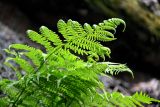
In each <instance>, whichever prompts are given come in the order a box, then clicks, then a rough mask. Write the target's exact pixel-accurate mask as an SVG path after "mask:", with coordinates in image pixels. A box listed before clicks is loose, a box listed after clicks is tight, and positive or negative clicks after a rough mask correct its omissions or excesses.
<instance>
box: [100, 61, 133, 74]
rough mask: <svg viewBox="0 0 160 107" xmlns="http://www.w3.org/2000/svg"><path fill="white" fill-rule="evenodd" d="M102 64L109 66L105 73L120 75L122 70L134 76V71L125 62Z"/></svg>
mask: <svg viewBox="0 0 160 107" xmlns="http://www.w3.org/2000/svg"><path fill="white" fill-rule="evenodd" d="M102 64H106V65H107V68H106V69H105V73H107V74H111V75H118V74H119V73H120V72H129V73H130V74H131V75H132V77H134V76H133V72H132V71H131V70H130V69H129V68H128V67H127V66H126V65H125V64H119V63H112V62H102Z"/></svg>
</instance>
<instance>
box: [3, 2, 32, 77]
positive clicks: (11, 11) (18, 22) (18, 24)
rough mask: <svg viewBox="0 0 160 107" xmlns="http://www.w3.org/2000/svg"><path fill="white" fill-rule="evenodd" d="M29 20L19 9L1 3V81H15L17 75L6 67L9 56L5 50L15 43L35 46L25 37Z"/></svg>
mask: <svg viewBox="0 0 160 107" xmlns="http://www.w3.org/2000/svg"><path fill="white" fill-rule="evenodd" d="M29 25H30V24H29V20H28V19H27V18H26V17H25V15H23V14H22V13H21V12H20V11H19V10H18V9H17V8H15V7H14V6H12V5H7V4H3V3H1V2H0V79H1V78H9V79H15V73H14V72H13V70H11V69H10V68H8V67H6V66H5V65H4V60H5V59H6V57H7V56H8V55H7V54H6V53H5V52H4V51H3V49H5V48H8V46H9V45H10V44H13V43H25V44H33V43H31V42H30V40H29V39H28V38H27V37H26V36H25V35H26V34H25V31H26V29H28V28H29Z"/></svg>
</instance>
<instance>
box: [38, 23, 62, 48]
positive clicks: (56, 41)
mask: <svg viewBox="0 0 160 107" xmlns="http://www.w3.org/2000/svg"><path fill="white" fill-rule="evenodd" d="M40 32H41V35H43V36H44V37H46V39H47V40H49V41H51V42H53V44H54V45H56V46H59V45H62V41H61V40H60V38H59V36H58V35H57V34H56V33H55V32H53V31H51V30H49V29H48V28H47V27H45V26H42V27H41V28H40Z"/></svg>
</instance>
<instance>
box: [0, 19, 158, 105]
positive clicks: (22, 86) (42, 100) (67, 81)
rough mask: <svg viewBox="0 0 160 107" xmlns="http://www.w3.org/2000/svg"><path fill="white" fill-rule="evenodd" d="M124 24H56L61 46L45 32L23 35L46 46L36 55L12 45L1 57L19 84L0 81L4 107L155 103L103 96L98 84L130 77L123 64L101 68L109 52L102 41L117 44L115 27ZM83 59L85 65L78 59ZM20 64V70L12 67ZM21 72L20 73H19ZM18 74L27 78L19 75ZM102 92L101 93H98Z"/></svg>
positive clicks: (139, 96)
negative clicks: (116, 77) (120, 75)
mask: <svg viewBox="0 0 160 107" xmlns="http://www.w3.org/2000/svg"><path fill="white" fill-rule="evenodd" d="M120 24H123V25H124V29H125V26H126V25H125V22H124V21H123V20H121V19H118V18H112V19H109V20H105V21H103V22H102V23H99V24H98V25H96V24H94V25H93V26H91V25H89V24H87V23H85V24H84V25H83V26H82V25H81V24H80V23H78V22H77V21H72V20H68V21H67V22H65V21H63V20H59V21H58V23H57V26H58V31H59V33H60V34H61V36H63V37H64V40H61V39H60V38H59V36H58V35H57V34H56V33H55V32H53V31H51V30H50V29H48V28H47V27H45V26H42V27H41V28H40V33H37V32H35V31H32V30H28V31H27V35H28V36H29V38H30V39H31V40H32V41H34V42H36V43H39V44H41V45H42V46H44V48H45V49H46V51H45V52H43V51H42V50H40V49H37V48H34V47H31V46H27V45H23V44H12V45H10V46H9V48H8V49H5V51H6V52H7V53H8V54H11V57H8V58H7V59H6V62H5V63H6V65H8V66H9V67H12V69H13V70H14V71H16V74H17V79H16V80H14V81H13V80H12V81H11V80H8V79H3V80H1V81H0V90H1V91H3V93H4V96H2V97H0V104H1V106H3V107H6V106H8V107H15V106H16V107H83V106H84V107H93V106H94V107H115V106H119V107H128V106H133V107H136V106H143V103H145V104H150V103H151V102H159V100H156V99H153V98H150V97H149V96H147V95H145V94H143V93H135V94H134V95H133V96H125V95H123V94H122V93H119V92H112V93H110V92H107V91H105V90H104V89H105V88H104V85H103V84H102V82H101V81H100V80H99V76H101V75H117V74H118V73H120V72H129V73H131V74H132V75H133V73H132V71H131V70H130V69H129V68H128V67H127V66H126V65H125V64H118V63H111V62H100V58H102V59H103V60H105V57H110V53H111V51H110V49H109V48H108V47H104V46H103V45H102V44H100V42H101V41H103V42H108V41H112V40H115V39H116V38H114V33H115V32H116V28H117V26H119V25H120ZM80 56H83V58H85V57H86V58H85V60H84V59H81V58H80ZM12 62H14V63H16V64H18V65H19V66H18V68H17V67H16V66H14V64H13V63H12ZM19 68H21V69H19ZM21 70H22V71H25V74H24V75H22V74H21ZM101 92H102V93H101Z"/></svg>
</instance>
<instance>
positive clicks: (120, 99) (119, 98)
mask: <svg viewBox="0 0 160 107" xmlns="http://www.w3.org/2000/svg"><path fill="white" fill-rule="evenodd" d="M105 96H106V97H107V99H108V100H107V102H108V104H110V107H115V106H118V107H137V106H138V107H144V106H143V104H144V103H145V104H151V103H152V102H158V100H155V99H153V98H150V97H149V96H148V95H146V94H144V93H142V92H140V93H138V92H137V93H135V94H134V95H133V96H125V95H123V94H122V93H119V92H112V93H105Z"/></svg>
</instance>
